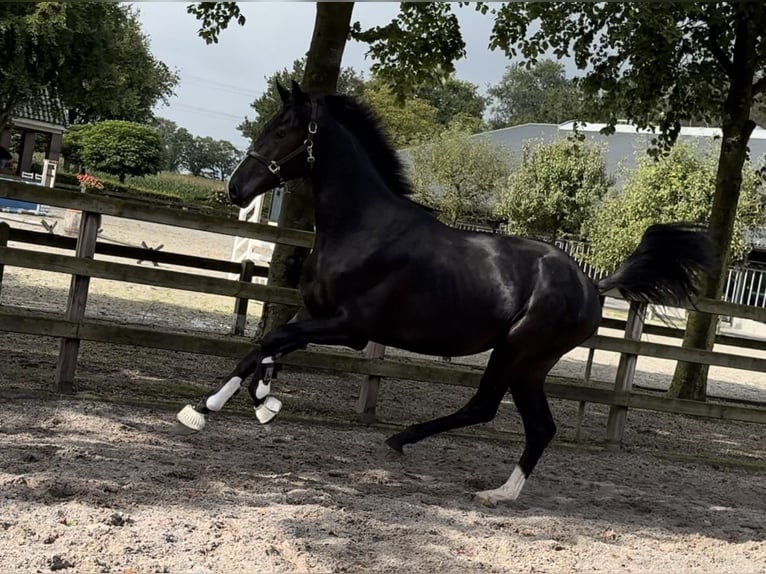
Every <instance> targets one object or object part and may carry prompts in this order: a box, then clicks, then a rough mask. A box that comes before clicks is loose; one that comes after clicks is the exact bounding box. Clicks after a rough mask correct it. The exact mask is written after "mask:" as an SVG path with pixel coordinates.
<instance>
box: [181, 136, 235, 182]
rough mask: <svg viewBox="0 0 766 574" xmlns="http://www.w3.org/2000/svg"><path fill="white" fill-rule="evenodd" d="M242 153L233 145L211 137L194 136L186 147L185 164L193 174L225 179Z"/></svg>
mask: <svg viewBox="0 0 766 574" xmlns="http://www.w3.org/2000/svg"><path fill="white" fill-rule="evenodd" d="M241 155H242V153H241V152H240V151H239V150H238V149H237V148H235V147H234V145H233V144H232V143H230V142H228V141H224V140H214V139H213V138H211V137H204V138H201V137H195V138H194V139H193V140H192V142H191V143H190V145H189V146H188V147H187V149H186V153H185V165H186V167H187V168H188V170H189V171H190V172H191V173H192V175H195V176H205V177H211V178H214V179H220V180H224V179H226V178H227V177H228V176H229V175H230V174H231V172H232V171H233V170H234V168H235V167H236V166H237V163H238V162H239V160H240V157H241Z"/></svg>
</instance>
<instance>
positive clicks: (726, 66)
mask: <svg viewBox="0 0 766 574" xmlns="http://www.w3.org/2000/svg"><path fill="white" fill-rule="evenodd" d="M720 37H721V35H720V33H719V31H718V30H717V29H716V28H713V27H712V26H711V28H710V42H709V44H708V45H709V47H710V52H711V53H712V54H713V57H714V58H715V60H716V62H718V65H719V66H721V68H722V69H723V71H724V72H725V73H726V75H727V76H729V77H731V76H732V75H733V74H734V64H733V63H732V61H731V60H729V57H728V56H727V55H726V53H725V52H724V51H723V48H722V47H721V45H720V44H719V43H718V39H719V38H720Z"/></svg>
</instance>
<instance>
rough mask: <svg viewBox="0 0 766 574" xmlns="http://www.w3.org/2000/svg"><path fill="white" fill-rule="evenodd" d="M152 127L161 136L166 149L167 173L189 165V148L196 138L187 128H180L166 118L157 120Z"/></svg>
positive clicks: (165, 167)
mask: <svg viewBox="0 0 766 574" xmlns="http://www.w3.org/2000/svg"><path fill="white" fill-rule="evenodd" d="M152 126H153V127H154V128H155V129H156V130H157V132H158V133H159V134H160V138H162V145H163V147H164V149H165V165H164V166H163V169H164V170H165V171H178V170H179V169H181V168H182V167H184V166H186V165H187V154H188V152H189V147H190V146H191V145H192V143H193V142H194V136H193V135H191V134H190V133H189V131H188V130H186V129H185V128H179V127H178V125H177V124H176V123H175V122H172V121H170V120H167V119H165V118H155V119H154V121H153V122H152Z"/></svg>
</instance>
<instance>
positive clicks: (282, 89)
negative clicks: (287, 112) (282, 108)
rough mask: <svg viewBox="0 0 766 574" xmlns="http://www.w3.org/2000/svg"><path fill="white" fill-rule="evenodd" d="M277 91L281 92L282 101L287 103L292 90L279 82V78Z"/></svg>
mask: <svg viewBox="0 0 766 574" xmlns="http://www.w3.org/2000/svg"><path fill="white" fill-rule="evenodd" d="M277 91H278V92H279V97H280V98H281V99H282V103H283V104H286V103H287V102H288V101H289V100H290V92H288V91H287V88H285V87H284V86H283V85H282V84H280V83H279V80H277Z"/></svg>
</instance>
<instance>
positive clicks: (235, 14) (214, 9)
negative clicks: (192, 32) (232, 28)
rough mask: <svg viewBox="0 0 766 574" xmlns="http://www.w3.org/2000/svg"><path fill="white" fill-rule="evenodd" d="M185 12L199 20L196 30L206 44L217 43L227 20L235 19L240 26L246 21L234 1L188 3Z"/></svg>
mask: <svg viewBox="0 0 766 574" xmlns="http://www.w3.org/2000/svg"><path fill="white" fill-rule="evenodd" d="M186 12H187V13H189V14H192V15H194V17H196V18H197V20H200V21H201V24H200V29H199V31H198V32H197V33H198V34H199V36H200V38H202V39H203V40H205V42H206V43H208V44H217V43H218V36H219V34H220V33H221V31H222V30H225V29H226V28H228V27H229V22H230V21H231V20H235V21H236V22H237V24H239V25H240V26H244V25H245V22H246V18H245V16H244V15H243V14H242V13H241V11H240V9H239V6H238V5H237V3H236V2H197V3H196V4H189V5H188V6H187V7H186Z"/></svg>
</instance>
